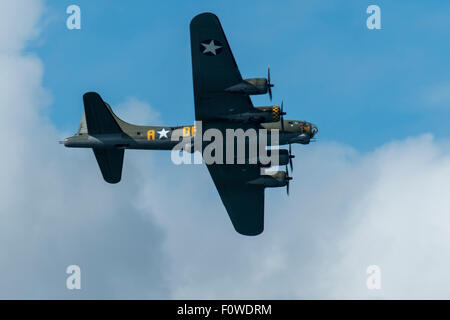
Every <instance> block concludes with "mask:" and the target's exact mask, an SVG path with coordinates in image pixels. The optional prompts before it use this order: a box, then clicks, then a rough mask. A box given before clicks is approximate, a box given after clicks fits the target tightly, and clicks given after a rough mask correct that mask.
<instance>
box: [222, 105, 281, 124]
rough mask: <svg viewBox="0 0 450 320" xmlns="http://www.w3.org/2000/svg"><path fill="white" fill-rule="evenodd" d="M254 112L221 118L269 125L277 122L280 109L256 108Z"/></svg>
mask: <svg viewBox="0 0 450 320" xmlns="http://www.w3.org/2000/svg"><path fill="white" fill-rule="evenodd" d="M255 109H256V111H254V112H245V113H237V114H230V115H226V116H224V117H222V119H226V120H229V121H240V122H256V123H269V122H278V121H280V117H281V109H280V107H278V106H267V107H256V108H255Z"/></svg>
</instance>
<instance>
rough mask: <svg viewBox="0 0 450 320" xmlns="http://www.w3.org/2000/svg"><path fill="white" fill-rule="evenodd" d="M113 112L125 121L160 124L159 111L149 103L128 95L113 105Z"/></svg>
mask: <svg viewBox="0 0 450 320" xmlns="http://www.w3.org/2000/svg"><path fill="white" fill-rule="evenodd" d="M113 110H114V113H115V114H116V115H117V116H118V117H119V118H121V119H123V120H125V121H126V122H129V123H133V124H138V125H160V124H161V117H160V113H159V112H158V111H156V110H154V109H153V108H152V107H151V106H150V104H148V103H146V102H145V101H141V100H139V99H138V98H136V97H129V98H128V99H126V100H125V101H124V102H122V103H119V104H118V105H117V106H115V107H113Z"/></svg>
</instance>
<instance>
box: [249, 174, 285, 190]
mask: <svg viewBox="0 0 450 320" xmlns="http://www.w3.org/2000/svg"><path fill="white" fill-rule="evenodd" d="M288 179H291V178H288V177H287V175H286V172H284V171H274V172H267V173H266V174H262V175H260V176H259V178H256V179H255V180H252V181H249V182H247V183H248V184H252V185H259V186H263V187H264V188H280V187H284V186H286V185H287V183H288Z"/></svg>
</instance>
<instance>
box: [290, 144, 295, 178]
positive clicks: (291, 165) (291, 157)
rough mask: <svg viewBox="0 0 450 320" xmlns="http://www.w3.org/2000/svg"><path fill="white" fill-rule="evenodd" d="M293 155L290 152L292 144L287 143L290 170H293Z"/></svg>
mask: <svg viewBox="0 0 450 320" xmlns="http://www.w3.org/2000/svg"><path fill="white" fill-rule="evenodd" d="M293 158H295V156H294V155H293V154H292V145H291V144H290V143H289V166H290V167H291V171H294V165H293V164H292V159H293Z"/></svg>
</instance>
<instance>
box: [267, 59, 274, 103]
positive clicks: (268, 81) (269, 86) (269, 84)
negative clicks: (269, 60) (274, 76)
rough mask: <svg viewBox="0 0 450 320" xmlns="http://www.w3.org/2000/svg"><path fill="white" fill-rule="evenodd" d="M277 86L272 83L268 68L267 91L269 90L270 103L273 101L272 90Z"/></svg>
mask: <svg viewBox="0 0 450 320" xmlns="http://www.w3.org/2000/svg"><path fill="white" fill-rule="evenodd" d="M274 86H275V85H274V84H272V83H271V82H270V67H268V68H267V89H268V90H269V97H270V101H272V88H273V87H274Z"/></svg>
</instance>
